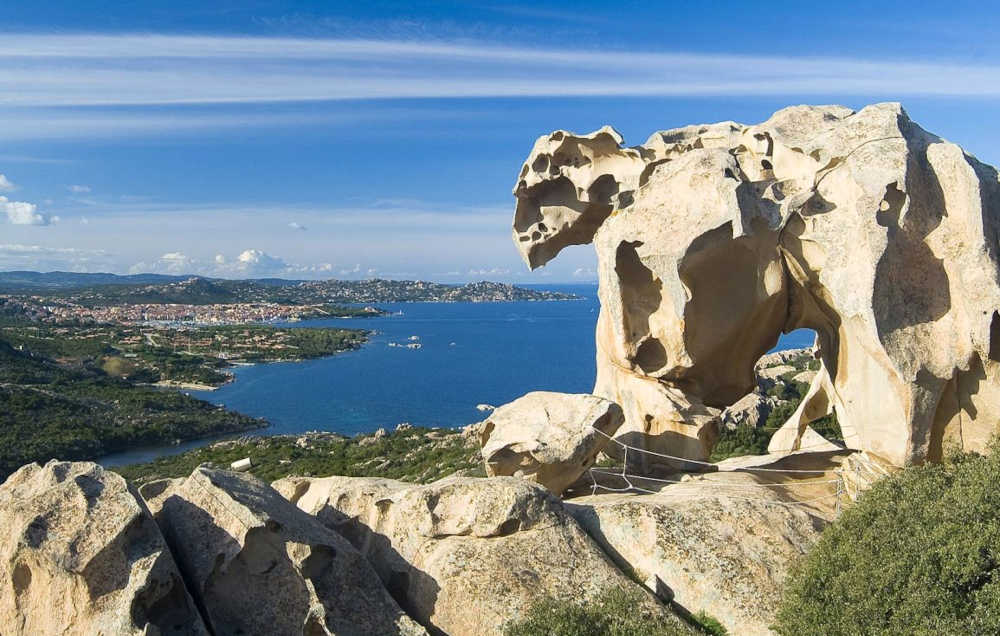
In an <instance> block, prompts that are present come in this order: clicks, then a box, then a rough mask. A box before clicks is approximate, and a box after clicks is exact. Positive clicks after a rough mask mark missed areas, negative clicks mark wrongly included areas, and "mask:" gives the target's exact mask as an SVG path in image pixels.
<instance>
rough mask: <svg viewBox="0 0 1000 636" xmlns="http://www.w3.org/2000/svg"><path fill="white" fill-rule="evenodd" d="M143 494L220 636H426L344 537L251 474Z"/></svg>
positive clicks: (202, 473)
mask: <svg viewBox="0 0 1000 636" xmlns="http://www.w3.org/2000/svg"><path fill="white" fill-rule="evenodd" d="M161 489H163V490H162V491H161ZM144 494H145V495H146V496H148V497H149V498H150V501H151V505H153V506H154V507H156V508H158V510H157V512H156V520H157V522H158V523H159V524H160V525H161V527H163V529H164V534H165V535H166V537H167V540H168V542H169V543H170V545H171V548H172V549H173V552H174V555H175V557H176V558H177V561H178V563H179V565H180V569H181V571H182V572H183V573H184V577H185V580H186V581H187V583H188V585H189V587H190V589H191V591H192V594H193V595H194V597H195V598H196V599H197V600H198V603H199V606H200V607H201V608H202V611H203V612H204V613H205V616H206V619H207V621H208V622H209V623H210V626H211V628H212V630H213V632H214V633H215V634H308V635H309V636H313V635H319V634H370V635H372V636H376V635H377V636H382V635H384V634H408V635H409V634H426V632H425V631H424V630H423V628H421V627H420V626H419V625H417V624H416V623H415V622H413V620H412V619H410V618H409V617H408V616H406V614H405V613H403V611H402V610H401V609H400V608H399V606H398V605H397V604H396V603H395V601H393V599H392V598H391V597H390V596H389V594H388V593H387V592H386V590H385V588H384V587H383V586H382V584H381V582H380V581H379V579H378V576H377V575H376V573H375V572H374V571H373V570H372V568H371V566H370V565H369V564H368V562H367V561H366V560H365V558H364V557H363V556H362V555H361V554H359V553H358V551H357V550H355V549H354V548H353V547H352V546H351V544H350V543H348V541H347V540H346V539H344V538H343V537H341V536H340V535H338V534H337V533H336V532H333V531H331V530H329V529H328V528H326V527H324V526H323V525H322V524H321V523H319V521H317V520H316V519H315V518H313V517H311V516H310V515H307V514H305V513H303V512H302V511H301V510H298V509H297V508H295V506H293V505H291V504H290V503H289V502H288V501H287V500H286V499H284V498H283V497H282V496H281V495H279V494H278V493H277V492H275V491H274V490H273V489H272V488H271V487H270V486H268V485H267V484H266V483H264V482H262V481H260V480H258V479H256V478H254V477H252V476H249V475H244V474H237V473H231V472H226V471H219V470H211V469H207V468H197V469H195V471H194V472H193V473H192V474H191V476H190V477H188V478H187V479H185V480H183V481H168V480H164V481H162V482H158V484H157V485H154V486H153V487H152V488H150V489H146V490H144Z"/></svg>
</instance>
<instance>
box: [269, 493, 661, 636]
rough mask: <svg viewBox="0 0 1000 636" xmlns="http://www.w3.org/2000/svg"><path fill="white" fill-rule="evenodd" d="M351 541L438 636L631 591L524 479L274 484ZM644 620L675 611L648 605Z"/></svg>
mask: <svg viewBox="0 0 1000 636" xmlns="http://www.w3.org/2000/svg"><path fill="white" fill-rule="evenodd" d="M274 486H275V488H276V489H277V490H278V491H279V492H281V493H283V494H285V495H286V496H288V497H289V498H290V500H291V501H293V502H295V503H296V504H297V505H298V506H299V507H300V508H301V509H303V510H305V511H307V512H310V513H313V514H315V515H316V516H317V517H318V518H319V519H320V520H321V521H322V522H323V523H325V524H326V525H327V526H329V527H330V528H333V529H335V530H337V532H339V533H342V534H343V535H344V536H346V537H348V538H349V539H350V540H351V542H352V543H353V544H354V545H355V546H356V547H357V548H358V549H359V550H360V551H361V552H362V553H364V554H365V555H366V556H367V557H368V558H369V559H370V560H371V562H372V563H373V564H374V565H375V568H376V569H377V570H378V572H379V575H380V576H381V577H382V580H383V581H385V584H386V586H387V587H388V588H389V590H390V591H391V592H392V594H393V596H394V597H395V598H396V599H397V600H398V601H399V603H400V605H402V606H403V607H404V608H406V609H407V611H408V612H409V613H410V615H412V616H414V617H416V618H417V619H418V620H419V621H420V622H421V623H423V624H424V625H425V626H427V627H428V628H429V629H430V630H431V631H433V632H435V633H441V632H443V633H446V634H450V635H451V636H487V635H490V634H501V633H502V632H503V626H504V624H505V623H507V622H508V621H511V620H515V619H517V618H519V617H522V616H523V615H524V613H525V611H526V610H527V609H528V608H529V607H530V606H531V604H532V603H533V602H535V601H537V600H539V599H541V598H542V597H545V596H552V597H555V598H560V599H575V600H583V601H586V600H588V599H593V598H595V597H596V596H598V595H600V594H602V593H603V592H604V591H606V590H607V589H609V588H613V587H630V586H633V585H634V583H632V582H631V581H630V580H629V579H628V578H626V577H625V576H624V575H623V574H622V573H621V572H619V571H618V569H617V568H616V567H615V566H614V565H613V564H612V563H611V562H610V561H609V560H608V558H607V557H606V556H605V554H604V553H603V552H602V551H601V549H600V548H598V547H597V545H595V544H594V542H593V541H592V540H591V539H590V537H588V536H587V534H586V533H585V532H583V530H581V529H580V527H579V526H578V525H577V524H576V522H574V521H573V519H572V518H571V517H570V516H569V515H568V514H567V512H566V510H565V509H564V508H563V506H562V504H561V503H560V501H559V500H558V499H557V498H556V497H555V496H553V495H552V494H551V493H549V492H548V491H546V490H545V489H543V488H541V487H540V486H538V485H536V484H533V483H531V482H528V481H526V480H524V479H518V478H513V477H493V478H489V479H475V478H449V479H446V480H442V481H439V482H435V483H433V484H429V485H426V486H418V485H411V484H406V483H403V482H398V481H393V480H387V479H371V478H350V477H328V478H324V479H307V478H287V479H282V480H279V481H277V482H275V484H274ZM645 609H646V610H647V611H653V612H657V613H666V612H667V611H668V610H666V608H664V607H662V606H661V605H659V604H658V603H656V602H655V601H654V600H653V599H652V597H649V600H648V603H646V604H645Z"/></svg>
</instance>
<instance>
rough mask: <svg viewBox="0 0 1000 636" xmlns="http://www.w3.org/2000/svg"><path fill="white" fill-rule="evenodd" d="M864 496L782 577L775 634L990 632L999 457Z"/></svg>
mask: <svg viewBox="0 0 1000 636" xmlns="http://www.w3.org/2000/svg"><path fill="white" fill-rule="evenodd" d="M995 450H996V444H995V443H994V449H993V452H991V453H990V455H989V456H986V457H983V456H979V455H973V454H967V455H956V456H952V457H950V458H949V459H948V460H946V461H945V462H944V463H943V464H939V465H928V466H923V467H915V468H908V469H906V470H904V471H902V472H901V473H899V474H897V475H894V476H892V477H887V478H885V479H883V480H881V481H879V482H878V483H876V484H875V486H874V487H873V488H872V489H871V490H869V491H868V492H866V493H864V494H863V495H862V496H861V498H860V499H859V500H858V502H857V503H856V504H855V505H854V506H852V507H851V508H849V509H847V510H846V511H845V512H844V514H843V515H842V516H841V517H840V519H838V520H837V521H836V522H835V523H834V524H833V525H831V526H830V527H829V528H827V529H826V531H824V533H823V535H822V536H821V537H820V540H819V542H818V543H817V545H816V546H815V547H814V548H813V550H812V551H811V552H810V553H809V554H808V555H807V556H806V557H805V558H804V559H803V560H802V561H801V562H799V563H798V564H797V565H796V566H795V567H794V568H793V569H792V572H791V573H790V574H789V577H788V579H787V580H786V583H785V588H784V591H783V595H782V600H781V603H780V606H779V609H778V613H777V622H776V625H775V626H774V628H775V630H776V631H777V632H778V633H779V634H784V635H792V634H794V635H795V636H807V635H810V634H823V635H830V636H833V635H837V634H926V635H931V634H935V635H936V634H997V633H1000V570H998V563H1000V489H998V488H997V487H996V485H997V484H998V483H1000V454H998V453H996V452H995Z"/></svg>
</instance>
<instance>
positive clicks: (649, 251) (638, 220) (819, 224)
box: [513, 104, 1000, 466]
mask: <svg viewBox="0 0 1000 636" xmlns="http://www.w3.org/2000/svg"><path fill="white" fill-rule="evenodd" d="M514 194H515V195H516V197H517V209H516V212H515V215H514V223H513V233H514V240H515V243H516V245H517V246H518V248H519V249H520V250H521V253H522V254H523V256H524V258H525V260H526V262H527V263H528V265H529V266H530V267H532V268H535V267H539V266H541V265H544V264H545V263H546V262H547V261H549V260H550V259H552V258H554V257H555V256H556V255H557V254H558V253H559V251H560V250H561V249H562V248H564V247H565V246H567V245H574V244H584V243H593V244H594V245H595V248H596V251H597V256H598V263H599V278H600V289H599V294H600V299H601V313H600V317H599V320H598V327H597V341H598V347H597V350H598V361H597V367H598V370H597V378H596V382H595V388H594V393H595V394H596V395H600V396H602V397H606V398H608V399H610V400H612V401H614V402H617V403H618V404H620V405H621V406H622V408H623V410H624V412H625V424H624V425H623V426H622V428H621V429H620V430H619V433H618V435H619V436H620V437H621V438H623V439H628V440H630V443H632V444H633V445H637V446H642V447H645V448H649V449H653V450H657V451H660V452H664V453H669V454H673V455H679V456H683V457H687V458H693V459H705V458H706V457H707V456H708V454H709V452H710V451H711V448H712V445H713V443H714V440H715V436H716V434H717V427H718V417H719V413H720V411H721V409H724V408H725V407H727V406H729V405H731V404H733V403H734V402H736V401H737V400H739V399H740V398H741V397H742V396H744V395H746V394H747V393H749V392H750V390H751V389H752V388H753V383H754V363H755V362H756V361H757V359H758V358H760V357H761V355H762V354H764V353H765V352H766V351H768V350H769V349H770V348H771V347H773V346H774V344H775V342H776V341H777V338H778V335H779V334H780V333H781V332H782V331H786V332H787V331H790V330H792V329H796V328H810V329H814V330H815V331H816V332H817V334H818V354H819V358H820V361H821V368H820V371H819V372H818V373H817V375H816V377H815V378H814V379H813V383H812V387H813V389H814V390H813V391H811V392H812V393H813V394H814V395H813V397H812V400H811V402H810V404H806V403H805V402H806V401H805V400H804V401H803V403H804V406H803V413H801V414H799V415H800V417H798V418H797V419H796V421H795V423H794V424H793V426H794V430H793V431H791V433H792V435H791V437H792V439H791V443H790V444H788V443H785V442H783V444H784V445H785V446H791V447H795V446H796V445H800V443H801V440H800V438H801V436H802V435H803V434H804V433H805V426H806V424H808V421H809V418H810V417H813V416H821V415H823V414H825V413H826V412H830V410H832V411H835V412H836V414H837V419H838V421H839V422H840V425H841V428H842V429H843V432H844V436H845V441H846V442H847V444H848V446H849V447H851V448H855V449H859V450H863V451H867V452H868V453H870V454H871V455H872V456H874V457H878V458H880V460H882V461H885V462H888V463H889V464H892V465H896V466H902V465H906V464H910V463H918V462H921V461H924V460H927V459H930V460H934V459H937V458H938V457H940V456H941V453H942V449H943V448H944V447H945V445H947V444H955V445H957V446H958V447H960V448H964V449H966V450H982V449H983V448H984V446H985V445H986V443H987V441H988V440H989V438H990V436H991V435H992V434H993V433H994V431H995V429H996V426H997V422H998V421H1000V310H998V307H1000V260H998V253H1000V246H998V236H1000V182H998V177H997V171H996V170H995V169H994V168H992V167H990V166H987V165H985V164H983V163H981V162H979V161H977V160H976V159H975V158H973V157H971V156H970V155H968V154H966V153H964V152H963V151H962V149H961V148H959V147H958V146H956V145H954V144H951V143H948V142H946V141H944V140H942V139H940V138H939V137H936V136H934V135H932V134H930V133H928V132H926V131H924V130H923V129H921V128H920V127H919V126H917V125H916V124H915V123H913V122H912V121H911V120H910V119H909V117H908V116H907V114H906V112H905V111H904V110H903V109H902V108H901V107H900V106H899V104H876V105H873V106H868V107H866V108H864V109H862V110H860V111H857V112H855V111H852V110H850V109H848V108H844V107H841V106H815V107H814V106H795V107H791V108H786V109H784V110H781V111H778V112H777V113H775V114H774V115H773V116H772V117H771V118H770V119H769V120H768V121H766V122H764V123H762V124H758V125H754V126H746V125H743V124H737V123H734V122H722V123H718V124H710V125H703V126H688V127H685V128H678V129H673V130H667V131H661V132H657V133H655V134H653V135H652V136H651V137H650V138H649V139H648V140H647V142H646V143H645V144H643V145H641V146H636V147H631V148H626V147H623V146H622V138H621V136H620V135H618V133H616V132H615V131H614V130H613V129H611V128H607V127H606V128H602V129H601V130H599V131H597V132H595V133H592V134H590V135H583V136H580V135H574V134H571V133H568V132H566V131H556V132H554V133H552V134H551V135H546V136H544V137H541V138H540V139H539V140H538V141H537V142H536V144H535V146H534V148H533V149H532V151H531V153H530V155H529V157H528V159H527V160H526V161H525V163H524V165H523V167H522V168H521V171H520V174H519V176H518V179H517V182H516V185H515V187H514ZM824 406H826V407H828V408H823V407H824ZM817 414H819V415H817ZM786 442H787V440H786Z"/></svg>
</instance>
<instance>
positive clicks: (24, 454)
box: [0, 341, 266, 480]
mask: <svg viewBox="0 0 1000 636" xmlns="http://www.w3.org/2000/svg"><path fill="white" fill-rule="evenodd" d="M0 404H2V405H3V408H2V409H0V480H2V479H5V478H6V477H7V475H9V474H10V473H11V472H13V471H14V470H16V469H17V468H19V467H20V466H22V465H23V464H26V463H29V462H33V461H37V462H45V461H47V460H49V459H53V458H59V459H94V458H96V457H99V456H100V455H103V454H106V453H111V452H115V451H119V450H124V449H126V448H129V447H131V446H135V445H140V444H163V443H165V442H171V441H173V440H177V439H182V440H183V439H191V438H195V437H204V436H207V435H216V434H222V433H232V432H236V431H244V430H247V429H251V428H259V427H262V426H265V425H266V423H265V422H263V421H262V420H258V419H255V418H251V417H247V416H245V415H241V414H239V413H234V412H231V411H227V410H225V409H222V408H220V407H216V406H214V405H212V404H209V403H207V402H203V401H201V400H196V399H194V398H191V397H188V396H185V395H182V394H180V393H177V392H174V391H161V390H158V389H154V388H149V387H137V386H135V385H133V384H131V383H130V382H128V381H125V380H121V379H116V378H111V377H108V376H107V375H106V374H104V373H103V372H102V371H101V370H100V369H98V368H95V367H90V366H85V365H78V366H66V365H58V364H55V363H53V362H51V361H49V360H46V359H44V358H38V357H34V356H31V355H29V354H27V353H25V352H20V351H17V350H15V349H13V348H12V347H10V345H8V344H7V343H5V342H3V341H0Z"/></svg>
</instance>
